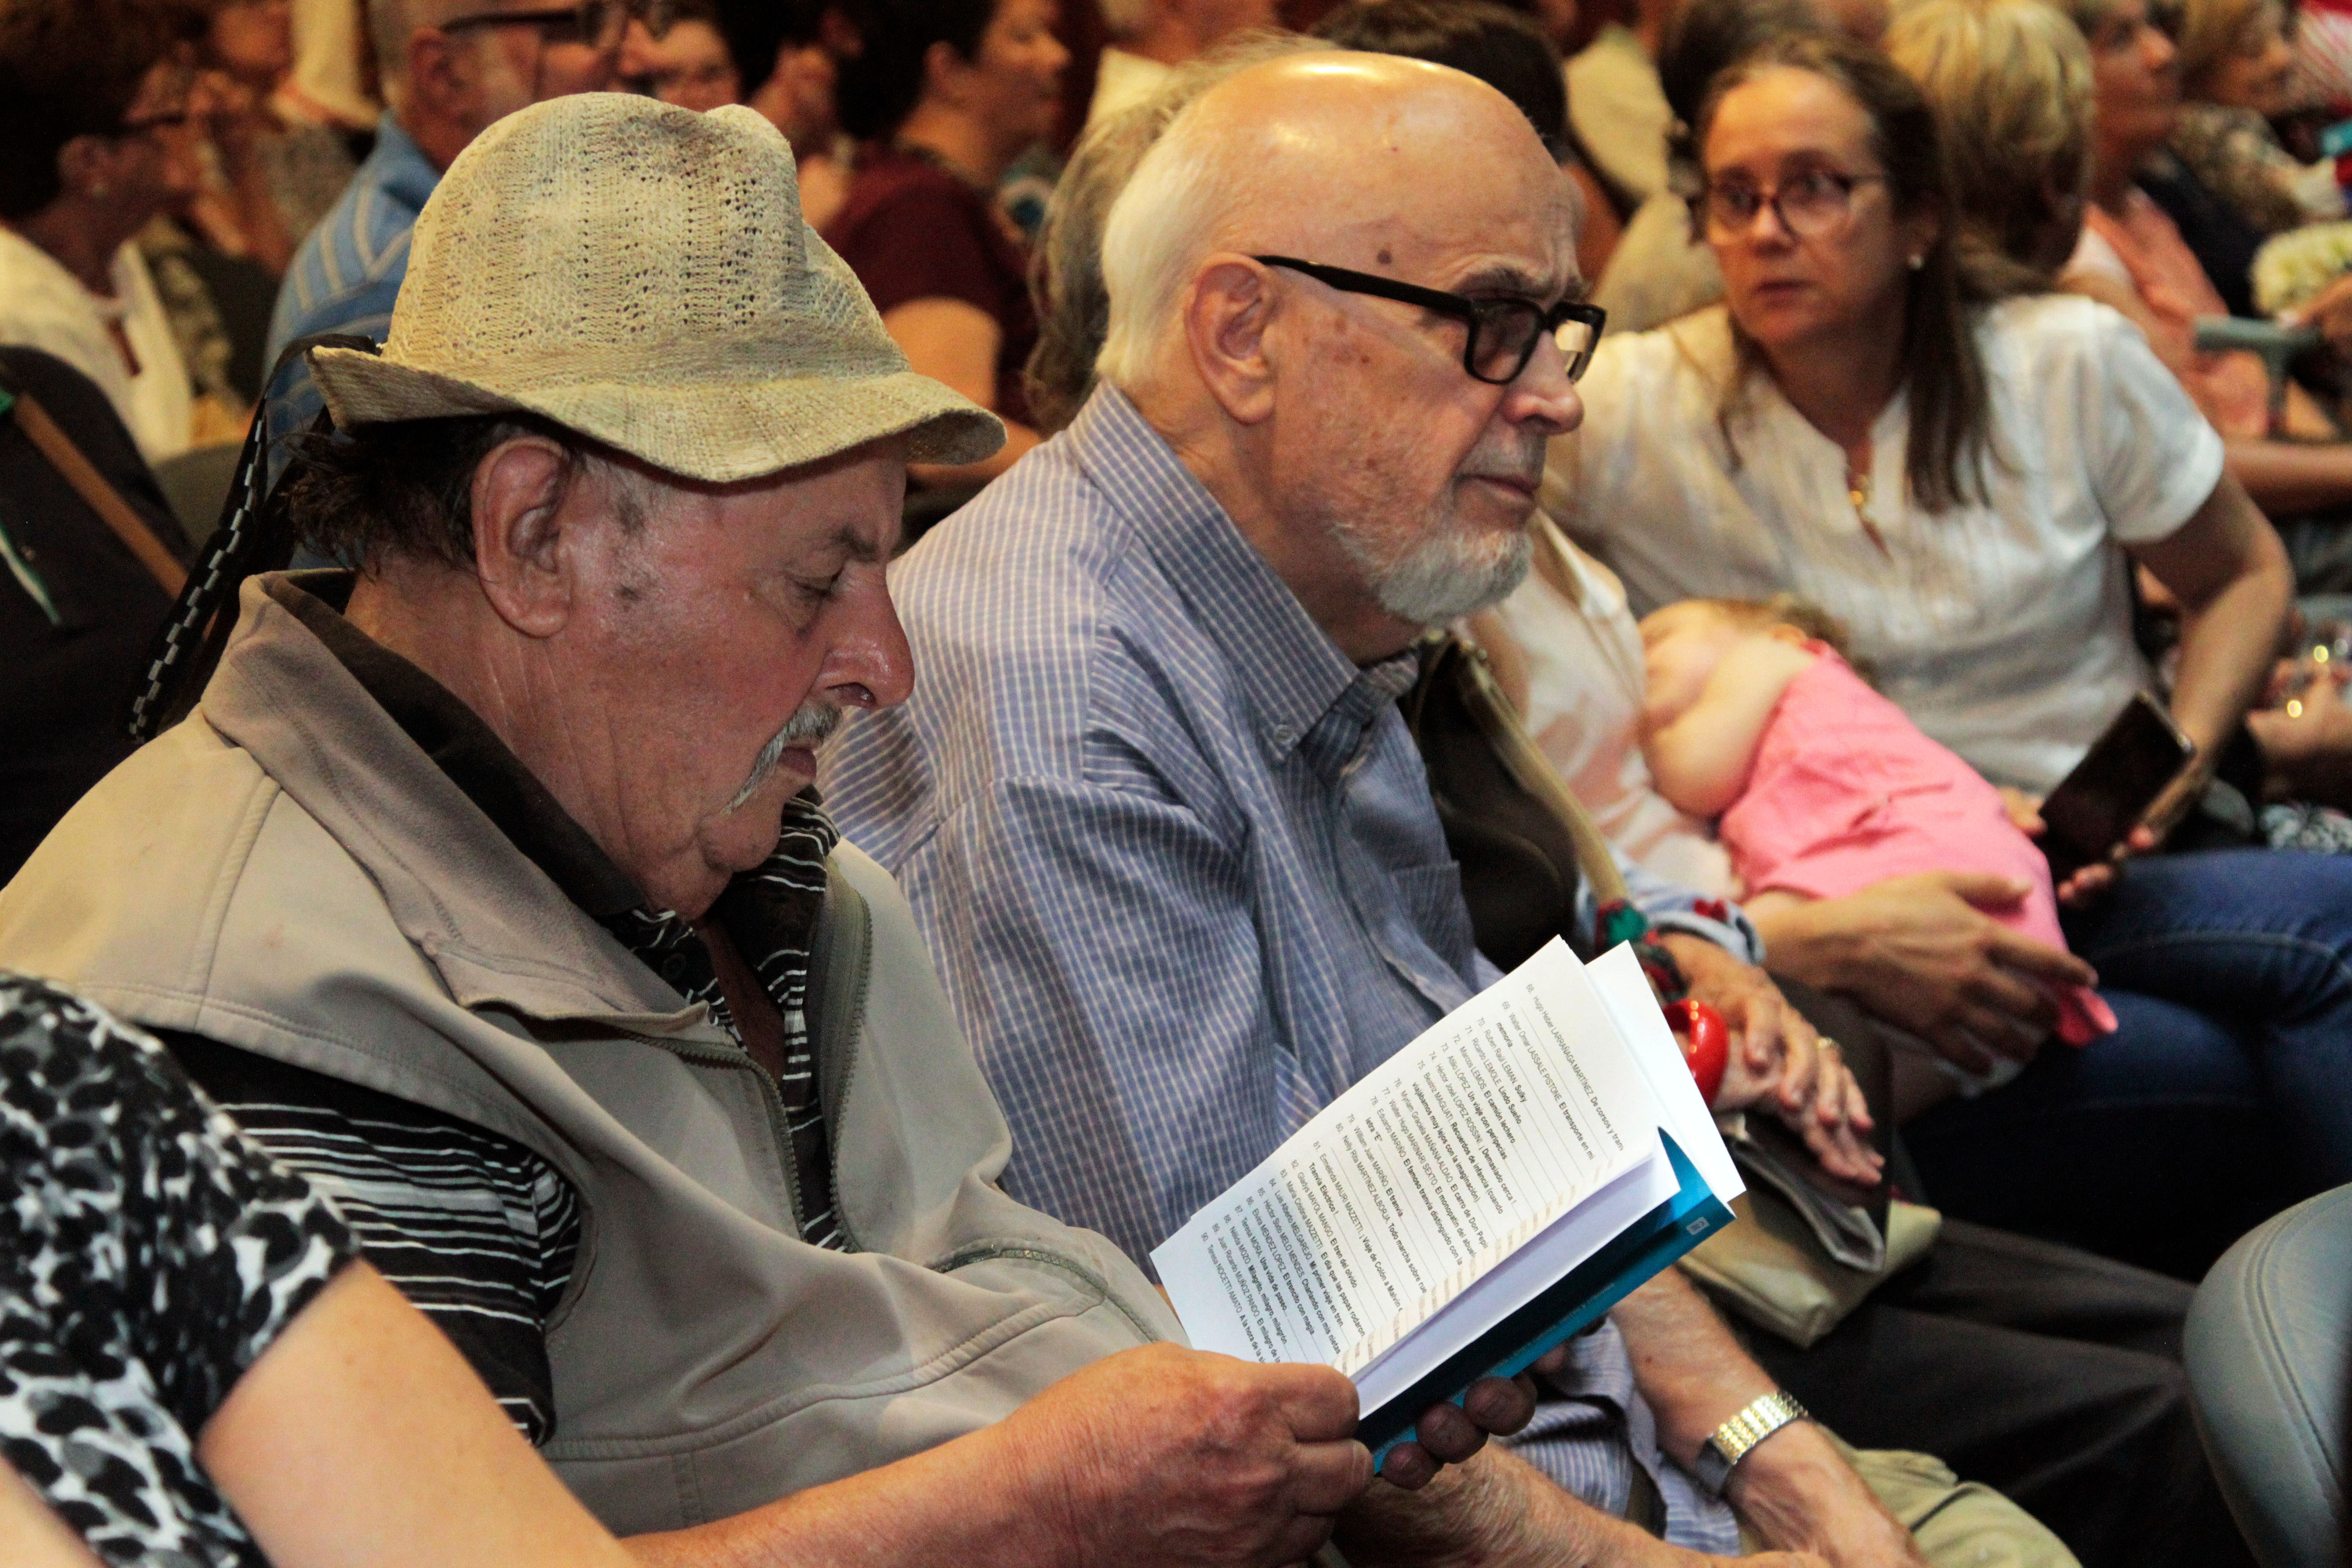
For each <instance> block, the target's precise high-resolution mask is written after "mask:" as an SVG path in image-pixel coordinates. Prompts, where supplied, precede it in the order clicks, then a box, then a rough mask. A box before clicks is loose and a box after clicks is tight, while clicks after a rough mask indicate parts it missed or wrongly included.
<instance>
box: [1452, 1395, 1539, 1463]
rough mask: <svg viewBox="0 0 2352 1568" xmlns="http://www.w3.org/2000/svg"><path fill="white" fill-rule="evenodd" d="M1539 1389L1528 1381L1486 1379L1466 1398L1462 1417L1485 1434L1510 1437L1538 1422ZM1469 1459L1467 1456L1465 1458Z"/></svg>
mask: <svg viewBox="0 0 2352 1568" xmlns="http://www.w3.org/2000/svg"><path fill="white" fill-rule="evenodd" d="M1535 1414H1536V1385H1535V1383H1534V1382H1533V1380H1531V1379H1529V1378H1525V1377H1482V1378H1480V1379H1478V1380H1477V1381H1476V1382H1475V1383H1473V1384H1471V1385H1470V1390H1469V1392H1468V1393H1467V1394H1464V1395H1463V1396H1462V1410H1461V1415H1463V1417H1464V1418H1465V1420H1467V1421H1468V1422H1469V1423H1470V1424H1471V1425H1472V1426H1475V1427H1476V1428H1477V1429H1478V1430H1479V1431H1481V1432H1492V1433H1494V1434H1495V1435H1496V1436H1498V1437H1507V1436H1510V1435H1511V1434H1512V1433H1514V1432H1516V1431H1517V1430H1518V1429H1519V1428H1520V1427H1522V1426H1526V1425H1527V1424H1528V1422H1529V1421H1531V1420H1533V1419H1534V1418H1535ZM1465 1458H1466V1456H1465Z"/></svg>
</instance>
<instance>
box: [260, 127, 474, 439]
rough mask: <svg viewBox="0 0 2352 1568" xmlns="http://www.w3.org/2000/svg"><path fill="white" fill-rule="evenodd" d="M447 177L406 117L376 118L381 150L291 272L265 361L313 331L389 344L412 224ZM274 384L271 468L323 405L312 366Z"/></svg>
mask: <svg viewBox="0 0 2352 1568" xmlns="http://www.w3.org/2000/svg"><path fill="white" fill-rule="evenodd" d="M440 183H441V171H440V170H438V169H436V168H435V167H434V166H433V164H432V163H431V162H430V161H429V160H428V159H426V157H425V154H424V153H422V152H421V151H419V150H418V148H417V145H416V143H415V142H414V141H412V140H410V139H409V135H408V132H405V131H403V130H402V129H401V128H400V124H399V121H395V120H394V119H393V117H392V116H391V115H390V114H389V113H387V114H386V115H385V116H384V117H383V119H382V120H381V121H377V123H376V132H375V150H374V151H373V152H372V153H369V154H368V156H367V162H365V163H362V164H361V165H360V166H359V170H358V172H357V173H355V174H352V183H351V184H348V185H346V186H344V187H343V194H342V195H341V197H340V198H338V199H337V201H336V202H335V205H333V206H332V207H331V208H330V209H328V212H327V216H325V217H323V218H320V220H319V226H318V227H316V228H314V229H312V230H311V231H310V235H309V236H308V237H306V238H305V239H304V240H303V241H302V245H301V247H300V248H299V249H298V250H296V251H295V253H294V259H293V261H292V263H291V264H289V266H288V268H287V269H286V281H285V282H284V283H283V284H281V285H279V287H278V307H277V309H276V310H273V311H272V312H271V313H270V317H269V351H268V364H270V365H275V364H276V363H278V354H279V353H280V352H281V351H283V350H284V349H285V347H286V345H287V344H288V343H290V342H293V341H294V340H295V339H297V338H306V337H309V336H310V335H311V334H312V333H314V332H354V333H357V334H359V335H360V336H362V337H370V338H373V339H375V341H376V342H383V339H384V336H385V334H386V333H388V332H390V331H392V306H393V301H394V300H395V299H397V298H398V297H399V294H400V283H401V279H404V278H405V277H407V276H408V235H409V231H410V230H411V229H413V228H415V226H416V215H417V214H419V213H421V212H423V211H424V210H425V198H427V197H428V196H430V195H432V194H433V187H434V186H436V185H437V184H440ZM268 390H269V395H270V404H269V437H270V441H271V444H272V445H271V453H272V463H273V468H272V472H273V473H274V472H275V471H276V469H277V467H278V466H282V464H283V462H284V458H283V455H282V454H283V448H282V447H281V446H280V445H278V443H279V442H280V439H281V438H282V437H285V436H287V435H288V434H289V433H291V432H293V431H297V430H307V429H309V428H310V422H311V421H312V420H313V419H315V418H317V417H318V416H319V410H320V408H321V407H322V406H323V405H322V404H321V403H320V399H319V389H318V388H317V386H315V385H314V384H312V383H311V380H310V367H309V366H307V365H300V364H298V365H294V366H291V367H289V369H288V371H287V373H286V374H284V375H282V376H280V377H278V380H277V381H276V382H274V383H273V384H271V385H270V387H269V389H268Z"/></svg>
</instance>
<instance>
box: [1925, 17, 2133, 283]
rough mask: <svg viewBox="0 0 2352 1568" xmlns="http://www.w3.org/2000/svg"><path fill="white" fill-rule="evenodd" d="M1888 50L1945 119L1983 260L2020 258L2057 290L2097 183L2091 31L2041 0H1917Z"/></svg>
mask: <svg viewBox="0 0 2352 1568" xmlns="http://www.w3.org/2000/svg"><path fill="white" fill-rule="evenodd" d="M1885 49H1886V53H1887V57H1888V58H1891V59H1892V60H1894V62H1895V64H1896V65H1898V66H1900V67H1902V68H1903V69H1904V71H1905V72H1906V74H1907V75H1908V76H1909V77H1910V78H1911V79H1912V80H1914V81H1916V82H1917V83H1918V84H1919V89H1920V90H1921V91H1922V92H1923V93H1925V94H1926V95H1927V101H1928V103H1929V104H1930V105H1931V106H1932V107H1933V108H1934V109H1935V110H1936V114H1937V119H1938V120H1939V121H1941V123H1942V125H1943V128H1944V132H1945V145H1944V153H1945V162H1946V163H1947V165H1948V167H1949V169H1950V171H1951V176H1952V186H1953V195H1954V197H1955V203H1954V205H1955V207H1956V209H1957V213H1956V216H1958V220H1959V223H1960V226H1961V234H1962V237H1963V243H1968V242H1969V241H1973V242H1974V243H1975V244H1977V245H1978V246H1979V247H1983V248H1982V249H1981V250H1980V251H1979V254H1978V255H1977V257H1976V258H1975V262H1976V265H1978V266H1979V268H1986V269H1988V270H1990V271H1993V272H1996V273H1997V272H1998V270H1999V269H2000V268H2001V267H2002V266H2003V265H2004V264H2009V263H2013V264H2015V265H2019V266H2022V267H2023V268H2026V269H2027V270H2028V271H2029V273H2030V274H2032V279H2034V280H2035V281H2037V282H2038V283H2039V286H2040V287H2042V288H2049V287H2052V286H2053V282H2054V279H2056V277H2057V274H2058V270H2059V268H2063V266H2065V264H2066V258H2067V257H2068V256H2070V255H2071V254H2073V252H2074V238H2075V236H2076V235H2077V234H2078V233H2079V232H2080V231H2081V228H2082V223H2083V204H2084V199H2085V197H2084V193H2085V191H2086V190H2087V189H2088V188H2089V185H2090V180H2091V116H2092V100H2091V92H2092V88H2091V51H2090V50H2089V48H2088V47H2085V46H2084V42H2083V35H2082V34H2081V33H2080V32H2078V31H2077V30H2076V29H2075V27H2074V24H2073V23H2072V22H2069V21H2068V20H2067V19H2066V17H2065V16H2064V14H2063V13H2062V12H2060V11H2058V10H2056V9H2055V8H2054V7H2053V6H2050V5H2044V4H2042V0H1914V3H1913V4H1910V5H1905V6H1904V7H1903V8H1902V9H1901V10H1900V11H1898V12H1897V13H1895V24H1894V26H1891V27H1889V28H1888V29H1887V32H1886V42H1885Z"/></svg>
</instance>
